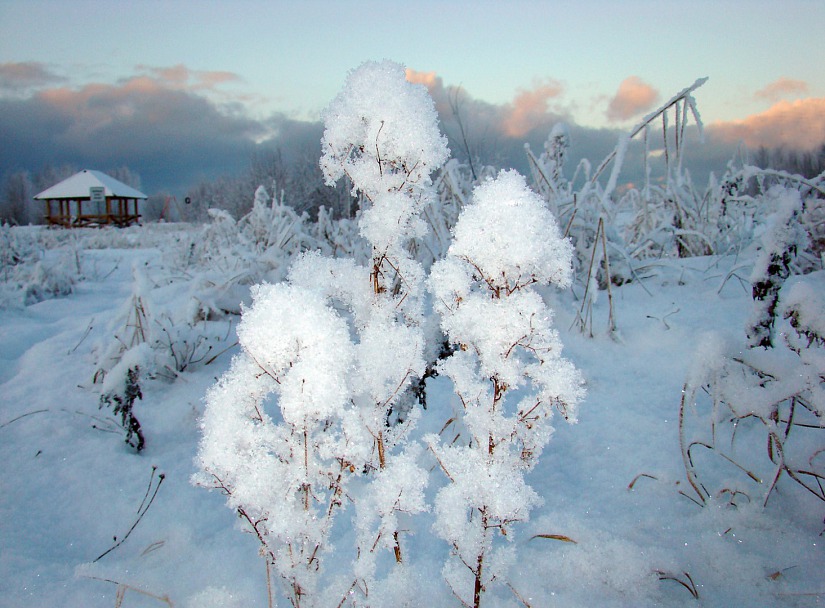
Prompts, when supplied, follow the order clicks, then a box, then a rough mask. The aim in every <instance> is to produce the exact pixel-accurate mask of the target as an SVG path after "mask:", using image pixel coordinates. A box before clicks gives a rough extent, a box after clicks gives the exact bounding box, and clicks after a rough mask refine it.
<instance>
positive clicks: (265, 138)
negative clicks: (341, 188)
mask: <svg viewBox="0 0 825 608" xmlns="http://www.w3.org/2000/svg"><path fill="white" fill-rule="evenodd" d="M179 71H180V70H178V72H179ZM178 72H176V79H175V80H171V79H169V78H164V77H161V76H162V75H161V76H159V75H158V74H157V73H155V74H153V73H151V72H150V73H147V74H143V75H138V76H135V77H133V78H130V79H127V80H124V81H122V82H120V83H117V84H113V85H101V84H90V85H86V86H84V87H82V88H69V87H66V86H64V85H63V82H61V79H60V77H59V76H56V75H54V74H52V73H51V72H50V71H49V70H48V69H46V68H45V67H43V66H40V65H37V64H26V65H25V66H21V65H20V64H16V65H15V66H10V64H5V65H3V66H0V173H8V172H12V171H17V170H30V171H37V170H39V169H40V168H41V167H43V166H44V165H47V164H51V165H64V164H67V163H68V164H71V165H74V166H77V167H83V168H97V169H102V170H106V169H108V168H114V167H120V166H127V167H129V168H130V169H132V170H133V171H135V172H137V173H139V174H140V176H141V180H142V189H143V190H144V191H145V192H146V193H147V194H154V193H157V192H160V191H166V192H170V193H173V194H177V195H181V194H182V193H184V192H185V191H186V190H187V189H188V188H190V187H191V186H193V185H195V184H196V183H198V182H199V181H204V180H211V179H214V178H216V177H218V176H221V175H231V174H234V173H237V172H239V171H242V170H243V169H245V168H247V167H248V166H249V164H250V162H251V159H252V158H254V157H255V156H256V154H258V153H259V152H260V151H262V150H269V149H271V150H276V149H277V150H280V152H281V154H282V157H283V159H284V160H285V161H286V162H292V163H317V160H318V155H319V154H320V138H321V135H322V130H323V127H322V125H321V123H320V122H301V121H296V120H292V119H290V118H288V117H286V116H283V115H273V116H270V117H269V118H267V119H264V120H257V119H253V118H251V117H250V116H249V115H248V114H247V113H246V112H245V111H244V109H243V106H242V105H241V104H240V103H238V102H234V103H233V102H232V101H231V100H229V101H227V99H226V98H225V97H224V98H220V97H216V96H214V95H210V89H209V88H208V87H206V88H205V87H204V85H203V82H204V81H205V80H208V79H207V78H205V77H203V75H201V76H200V77H199V81H198V86H187V83H186V82H181V78H180V77H179V76H180V75H179V73H178ZM410 79H411V80H413V81H416V82H421V83H422V84H424V85H425V86H427V87H428V89H429V90H430V93H431V95H432V96H433V98H434V100H435V103H436V107H437V109H438V111H439V114H440V116H441V119H442V128H443V130H444V132H445V133H446V134H447V136H448V138H449V140H450V147H451V149H452V151H453V155H454V156H457V157H459V158H466V156H467V152H469V153H470V154H471V155H472V156H473V157H474V158H475V159H476V160H477V161H480V162H481V163H484V164H493V165H496V166H499V167H514V168H516V169H519V170H521V171H523V172H526V171H527V170H528V167H527V160H526V156H525V152H524V144H525V143H529V144H530V146H531V147H532V149H533V151H534V152H535V153H537V154H538V153H540V152H541V150H542V148H543V144H544V141H545V140H546V138H547V135H548V134H549V132H550V129H551V128H552V126H553V125H554V124H555V123H556V122H559V121H563V122H566V123H567V124H568V127H569V131H570V135H571V140H572V148H571V151H570V164H569V166H568V167H567V171H568V173H572V171H573V170H574V169H575V166H576V164H577V162H578V159H580V158H587V159H589V160H590V162H591V163H592V164H593V166H594V167H595V166H596V165H598V163H599V162H600V161H601V160H602V159H603V158H604V157H605V156H606V155H607V154H608V153H609V152H610V151H611V150H612V149H613V147H614V146H615V145H616V142H617V140H618V138H619V136H620V135H621V134H622V133H623V132H624V131H623V130H618V129H592V128H587V127H582V126H579V125H576V124H574V123H573V122H572V121H571V120H570V118H569V113H568V111H567V109H566V108H565V106H564V104H563V101H562V100H563V95H562V93H563V90H562V87H561V85H559V84H558V83H554V82H552V81H550V82H547V83H543V84H541V85H539V86H537V87H536V89H535V90H533V91H524V92H521V93H520V94H519V95H517V96H516V97H515V98H514V100H513V102H512V103H510V104H504V105H501V106H497V105H491V104H487V103H485V102H481V101H478V100H475V99H474V98H472V96H471V94H469V93H468V92H465V91H463V90H461V89H460V88H457V87H445V86H444V85H443V83H442V82H441V79H440V78H438V77H436V76H435V75H434V74H423V73H416V72H410ZM635 85H637V86H636V91H637V92H638V91H641V92H643V93H645V94H646V95H647V98H649V100H650V103H652V102H653V101H655V100H657V99H658V96H657V92H656V91H655V90H653V89H652V88H651V87H649V85H645V84H644V83H641V84H640V83H638V82H636V83H635ZM642 85H643V86H642ZM620 93H621V91H620ZM624 94H625V95H626V94H627V91H625V92H624ZM617 96H618V94H617ZM696 97H697V99H698V102H699V107H700V109H701V92H698V93H697V95H696ZM636 98H637V99H639V98H644V97H643V96H639V95H637V97H636ZM608 101H609V100H608ZM613 101H616V100H615V99H614V100H613ZM606 104H607V102H606ZM611 107H613V111H614V113H615V112H616V110H615V107H616V105H615V104H614V105H613V106H611ZM640 108H641V109H644V108H643V107H642V106H640ZM694 131H695V130H694ZM692 139H693V140H695V139H696V138H695V136H694V137H693V138H692ZM660 141H661V139H660V138H659V140H658V141H657V142H655V143H654V145H653V146H652V147H656V146H657V145H659V144H660ZM734 151H735V144H732V143H731V142H730V141H729V140H718V141H714V135H713V129H709V130H708V132H707V133H706V138H705V142H704V143H700V142H698V141H690V142H689V146H688V152H687V166H688V168H689V169H690V170H691V172H692V174H693V176H694V181H695V182H696V183H697V184H698V185H703V184H704V182H705V180H706V179H707V175H708V172H709V171H711V170H714V171H716V172H717V173H718V172H721V171H723V170H724V168H725V165H726V163H727V161H728V160H729V159H730V158H731V155H732V154H733V153H734ZM640 153H641V145H637V146H635V147H634V148H633V150H632V151H631V153H630V155H629V157H628V159H627V162H626V165H625V170H624V171H623V180H622V181H624V182H627V181H636V180H638V179H640V178H641V176H642V165H641V162H640V160H639V159H640V158H641V156H640Z"/></svg>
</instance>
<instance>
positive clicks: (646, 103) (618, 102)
mask: <svg viewBox="0 0 825 608" xmlns="http://www.w3.org/2000/svg"><path fill="white" fill-rule="evenodd" d="M658 100H659V91H657V90H656V89H655V88H653V87H652V86H651V85H649V84H647V83H646V82H644V81H643V80H642V79H641V78H639V77H638V76H629V77H628V78H625V79H624V80H623V81H622V82H621V84H620V85H619V90H618V91H617V92H616V95H615V96H614V97H613V99H611V100H610V103H609V104H608V106H607V119H608V120H609V121H610V122H621V121H625V120H628V119H630V118H633V117H634V116H638V115H639V114H641V113H642V112H645V111H647V110H650V109H651V108H652V107H653V104H655V103H656V102H657V101H658Z"/></svg>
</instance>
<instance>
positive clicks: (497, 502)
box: [425, 171, 584, 608]
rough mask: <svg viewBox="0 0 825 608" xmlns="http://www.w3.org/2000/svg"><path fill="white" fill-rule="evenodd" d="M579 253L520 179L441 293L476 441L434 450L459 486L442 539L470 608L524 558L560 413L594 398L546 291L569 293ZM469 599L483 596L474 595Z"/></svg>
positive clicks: (463, 249) (452, 260)
mask: <svg viewBox="0 0 825 608" xmlns="http://www.w3.org/2000/svg"><path fill="white" fill-rule="evenodd" d="M572 254H573V251H572V247H571V245H570V244H569V243H568V242H567V241H566V240H564V239H563V238H562V237H561V234H560V232H559V229H558V226H557V224H556V222H555V220H554V218H553V216H552V215H551V214H550V212H549V211H548V210H547V208H546V207H545V206H544V203H543V202H542V200H541V199H540V198H539V197H538V195H536V194H535V193H533V192H532V191H530V190H529V189H528V188H527V186H526V184H525V182H524V178H523V177H522V176H521V175H519V174H518V173H517V172H515V171H507V172H502V173H500V174H499V176H498V177H497V178H496V179H495V180H488V181H487V182H485V183H483V184H482V185H480V186H479V187H478V188H476V190H475V192H474V194H473V200H472V201H471V203H470V205H468V206H467V207H466V208H465V209H464V210H463V211H462V213H461V215H460V216H459V219H458V223H457V224H456V226H455V239H454V241H453V244H452V246H451V247H450V249H449V252H448V254H447V257H446V259H444V260H443V261H441V262H438V263H436V264H435V265H434V266H433V269H432V272H431V275H430V286H431V289H432V292H433V294H434V300H435V307H436V309H437V311H438V312H439V314H440V315H441V325H442V328H443V330H444V332H445V333H446V334H447V336H448V338H449V340H450V341H451V342H452V343H453V344H455V345H457V349H456V351H455V353H454V354H453V355H451V356H450V357H449V358H447V359H446V360H444V361H442V362H441V364H440V367H439V371H440V372H441V373H442V374H444V375H446V376H449V378H450V379H451V380H452V381H453V383H454V385H455V391H456V394H457V395H458V398H459V401H460V403H461V407H462V412H461V416H460V417H461V420H462V422H463V425H464V427H465V430H466V436H467V437H468V441H466V442H464V443H457V442H454V443H451V444H445V443H442V442H441V441H440V438H439V437H438V436H436V435H428V436H427V437H426V438H425V441H426V442H427V443H428V445H429V448H430V449H431V450H432V452H433V453H434V454H435V457H436V458H437V460H438V462H439V464H440V465H441V468H442V469H443V471H444V473H445V474H446V475H447V477H448V478H449V483H448V484H447V485H446V486H445V487H444V488H443V489H441V490H440V491H439V493H438V495H437V497H436V500H435V511H436V522H435V531H436V533H437V534H438V535H439V536H441V537H442V538H443V539H444V540H446V541H447V542H448V543H449V544H450V545H451V547H452V558H453V559H450V560H449V561H448V562H447V564H446V565H445V567H444V576H445V578H446V580H447V583H448V584H449V585H450V587H451V589H452V591H453V593H454V594H455V595H456V597H458V598H459V599H460V600H461V602H462V603H463V604H464V605H465V606H473V607H476V608H477V607H478V606H479V605H480V603H481V598H482V595H483V593H484V591H485V590H486V589H487V587H488V586H489V585H490V584H491V583H492V582H493V581H496V580H499V579H501V578H503V577H504V576H505V575H506V569H507V567H508V566H509V565H510V564H511V563H512V561H513V560H514V559H515V552H514V550H513V549H512V545H511V546H510V547H506V546H505V547H502V546H500V544H499V543H497V542H494V539H495V538H497V537H505V538H506V539H508V540H512V535H511V534H510V530H511V527H512V525H513V524H514V523H516V522H519V521H526V520H527V519H528V516H529V512H530V510H531V509H532V508H533V507H534V506H536V505H538V504H539V502H540V498H539V496H538V495H537V494H536V493H535V492H534V491H533V490H532V488H530V486H529V485H528V484H527V483H526V481H525V479H524V474H525V472H527V471H529V470H530V469H532V468H533V467H534V466H535V464H536V462H537V461H538V458H539V455H540V454H541V452H542V450H543V448H544V446H545V445H546V444H547V441H548V440H549V438H550V435H551V433H552V430H553V429H552V427H551V426H550V418H551V416H552V413H553V410H554V409H557V410H559V411H560V412H561V413H562V415H563V416H564V417H565V418H566V419H567V420H568V421H570V422H575V420H576V409H577V408H576V405H577V403H578V401H579V400H580V399H581V398H582V396H583V393H584V390H583V387H582V379H581V377H580V375H579V373H578V371H577V370H576V369H575V368H574V367H573V365H572V364H571V363H570V362H569V361H567V360H565V359H564V358H562V357H561V348H562V346H561V343H560V341H559V338H558V335H557V333H556V331H555V330H554V329H553V328H552V325H551V316H552V313H551V311H550V310H549V309H548V308H547V306H546V305H545V303H544V301H543V299H542V297H541V296H540V295H539V294H538V293H537V292H536V291H535V290H534V288H533V286H535V285H548V284H550V283H554V284H556V285H557V286H559V287H565V286H568V285H569V284H570V281H571V274H572ZM470 590H472V592H471V593H470Z"/></svg>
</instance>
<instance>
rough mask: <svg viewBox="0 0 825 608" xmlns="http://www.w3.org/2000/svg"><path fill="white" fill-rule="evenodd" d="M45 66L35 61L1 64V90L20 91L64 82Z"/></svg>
mask: <svg viewBox="0 0 825 608" xmlns="http://www.w3.org/2000/svg"><path fill="white" fill-rule="evenodd" d="M64 80H65V78H62V77H60V76H57V75H56V74H54V73H53V72H52V71H51V70H49V69H48V68H47V67H46V66H45V65H44V64H42V63H37V62H34V61H24V62H18V63H0V90H8V91H20V90H25V89H30V88H33V87H40V86H44V85H48V84H54V83H57V82H62V81H64Z"/></svg>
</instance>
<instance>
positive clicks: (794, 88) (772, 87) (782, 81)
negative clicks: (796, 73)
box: [753, 77, 808, 102]
mask: <svg viewBox="0 0 825 608" xmlns="http://www.w3.org/2000/svg"><path fill="white" fill-rule="evenodd" d="M807 93H808V83H807V82H805V81H804V80H794V79H792V78H785V77H782V78H779V79H778V80H775V81H773V82H772V83H770V84H769V85H766V86H765V88H763V89H759V90H758V91H757V92H756V93H754V94H753V97H754V99H759V100H766V101H770V102H776V101H779V100H780V99H782V98H783V97H786V96H798V95H807Z"/></svg>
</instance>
